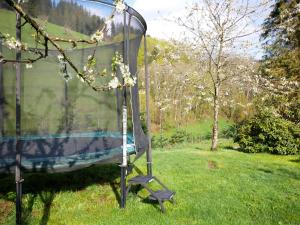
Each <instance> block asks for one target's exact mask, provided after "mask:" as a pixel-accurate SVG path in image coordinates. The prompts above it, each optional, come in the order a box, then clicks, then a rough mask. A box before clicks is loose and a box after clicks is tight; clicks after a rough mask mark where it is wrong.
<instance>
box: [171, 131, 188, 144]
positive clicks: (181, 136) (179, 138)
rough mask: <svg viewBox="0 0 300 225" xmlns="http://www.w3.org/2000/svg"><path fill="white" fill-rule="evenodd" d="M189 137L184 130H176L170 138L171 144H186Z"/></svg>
mask: <svg viewBox="0 0 300 225" xmlns="http://www.w3.org/2000/svg"><path fill="white" fill-rule="evenodd" d="M190 137H191V135H190V134H188V133H187V132H186V131H185V130H176V132H175V133H174V134H173V135H172V136H171V138H170V143H171V144H179V143H183V142H186V141H188V140H189V139H190Z"/></svg>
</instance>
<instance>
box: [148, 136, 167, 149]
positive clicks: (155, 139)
mask: <svg viewBox="0 0 300 225" xmlns="http://www.w3.org/2000/svg"><path fill="white" fill-rule="evenodd" d="M169 143H170V141H169V138H167V137H165V136H164V135H162V134H160V135H157V136H155V135H154V136H152V139H151V144H152V147H153V148H163V147H166V146H167V145H169Z"/></svg>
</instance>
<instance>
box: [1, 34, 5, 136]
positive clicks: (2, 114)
mask: <svg viewBox="0 0 300 225" xmlns="http://www.w3.org/2000/svg"><path fill="white" fill-rule="evenodd" d="M0 52H2V40H1V39H0ZM4 104H5V99H4V77H3V63H2V62H0V136H4Z"/></svg>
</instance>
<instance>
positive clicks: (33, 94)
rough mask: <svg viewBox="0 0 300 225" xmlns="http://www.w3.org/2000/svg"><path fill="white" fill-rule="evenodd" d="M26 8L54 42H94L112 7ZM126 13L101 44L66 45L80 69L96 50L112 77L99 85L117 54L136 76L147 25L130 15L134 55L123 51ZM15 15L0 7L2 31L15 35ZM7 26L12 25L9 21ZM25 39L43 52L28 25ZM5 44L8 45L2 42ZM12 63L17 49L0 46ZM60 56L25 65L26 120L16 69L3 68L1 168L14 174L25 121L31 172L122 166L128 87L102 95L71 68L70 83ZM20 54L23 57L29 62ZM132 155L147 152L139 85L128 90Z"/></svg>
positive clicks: (49, 4)
mask: <svg viewBox="0 0 300 225" xmlns="http://www.w3.org/2000/svg"><path fill="white" fill-rule="evenodd" d="M22 6H23V8H24V9H25V10H26V12H28V13H29V14H30V15H31V16H33V17H34V18H35V19H36V21H37V22H38V23H39V24H40V25H41V26H43V27H44V29H45V30H47V32H48V33H49V34H50V35H52V36H53V37H61V38H70V39H80V38H82V39H89V38H90V36H91V35H92V34H93V33H94V32H95V31H96V30H97V29H99V28H101V26H103V25H104V21H105V17H107V16H109V15H110V14H111V13H112V11H113V8H112V7H111V6H110V5H107V4H102V3H99V2H96V1H81V0H77V1H75V0H73V1H60V0H43V1H42V0H40V1H33V0H29V1H28V2H27V3H24V4H23V5H22ZM123 18H124V16H123V14H116V16H115V17H114V19H113V20H112V21H110V22H109V24H108V29H106V31H105V35H104V42H103V43H102V44H100V45H98V46H94V45H93V46H90V45H88V44H78V45H77V46H76V48H73V47H74V46H73V47H72V44H70V43H61V47H62V48H63V49H64V51H65V52H66V53H67V56H68V57H69V58H71V60H72V62H73V63H74V64H75V65H76V66H77V67H78V68H83V67H84V65H85V64H86V63H87V60H88V57H89V56H90V55H92V54H94V53H95V58H96V61H97V63H96V67H97V69H98V70H99V71H104V69H105V70H106V73H107V75H105V76H103V77H100V76H99V77H97V78H96V82H97V84H99V85H101V84H105V83H108V82H109V81H110V80H111V76H110V72H111V63H112V57H113V56H114V55H115V53H116V52H119V53H120V54H121V55H123V57H125V58H127V60H128V63H129V66H130V72H131V74H133V75H134V76H136V70H137V54H138V50H139V46H140V42H141V38H142V36H143V34H144V32H145V27H144V26H143V25H142V23H141V22H140V21H139V20H138V19H137V17H135V16H130V15H129V14H127V15H126V24H130V32H129V35H128V38H129V51H128V54H126V55H125V54H124V53H125V51H124V34H123V31H124V29H123V28H124V22H123V21H124V20H123ZM15 20H16V19H15V13H14V12H13V11H12V10H11V9H9V7H7V6H6V5H5V4H3V3H1V4H0V31H1V33H9V34H11V35H12V36H14V34H15V24H13V23H15ZM4 21H10V24H7V23H5V22H4ZM21 31H22V41H24V42H26V43H28V46H29V47H31V48H38V49H43V46H42V45H41V44H37V43H36V41H34V39H33V35H34V34H35V32H34V30H33V29H32V28H31V27H30V25H29V24H26V25H25V26H23V27H22V30H21ZM2 41H3V40H2ZM0 51H1V52H2V55H4V56H5V57H6V58H12V59H14V58H15V51H14V50H10V49H8V48H7V47H5V45H3V44H2V43H1V42H0ZM58 55H59V53H58V51H57V50H55V48H54V47H53V46H51V45H49V51H48V57H47V58H45V59H41V60H39V61H37V62H36V63H34V64H33V67H32V68H29V69H28V68H26V65H25V64H22V65H21V93H20V96H21V120H20V121H16V94H17V93H16V69H15V68H16V67H15V64H12V63H5V64H3V63H0V171H5V170H7V171H12V169H13V167H14V166H15V155H16V147H15V146H16V123H19V122H20V126H21V137H20V140H21V141H20V143H21V144H20V148H21V152H22V167H23V168H24V169H27V170H37V171H39V170H45V171H53V172H56V171H65V170H73V169H77V168H81V167H85V166H88V165H91V164H95V163H103V162H120V161H121V156H122V102H123V99H122V96H123V95H122V90H121V89H117V90H111V91H106V92H96V91H94V90H92V89H91V88H90V87H89V86H88V85H86V84H85V83H83V82H81V81H80V79H78V77H77V76H76V74H75V72H74V71H73V70H72V69H71V68H70V66H69V65H68V66H67V73H68V75H70V76H71V77H72V79H70V80H69V81H66V80H65V79H64V78H63V74H60V65H59V63H58V62H59V61H58V58H57V56H58ZM31 56H32V55H30V54H29V53H24V52H23V53H22V58H23V59H25V58H27V57H31ZM127 92H128V96H130V97H129V98H128V106H129V109H128V110H129V113H128V127H129V128H128V153H129V154H131V153H137V156H139V155H141V154H142V153H143V152H144V151H145V150H146V148H147V146H148V145H147V139H146V137H145V134H144V132H143V130H142V128H141V127H142V126H141V121H140V112H139V96H138V84H136V85H135V86H134V87H133V88H131V90H129V89H128V90H127Z"/></svg>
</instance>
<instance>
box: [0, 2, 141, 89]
mask: <svg viewBox="0 0 300 225" xmlns="http://www.w3.org/2000/svg"><path fill="white" fill-rule="evenodd" d="M5 2H6V3H7V4H8V5H9V6H10V7H12V8H13V9H14V10H15V11H16V12H17V13H18V14H19V15H20V16H21V17H22V18H23V19H24V20H25V22H24V23H23V24H21V26H20V28H21V27H23V26H24V25H25V24H27V23H28V24H30V25H31V27H32V28H33V29H34V30H35V32H36V34H34V35H33V36H34V39H35V42H36V43H37V44H40V45H42V46H44V49H42V50H41V49H38V48H29V47H28V44H27V43H23V42H21V41H19V40H17V39H16V38H15V37H13V36H11V35H10V34H3V33H1V32H0V41H1V42H0V43H2V44H3V45H4V46H6V47H7V48H8V49H10V50H19V51H23V52H28V53H30V54H33V55H35V57H33V58H27V59H23V60H20V61H17V60H12V59H7V58H5V57H4V56H3V55H2V53H1V52H0V63H3V64H5V63H25V64H26V68H27V69H29V68H32V65H33V63H35V62H37V61H38V60H40V59H42V58H46V57H47V56H48V49H49V47H48V45H49V43H51V44H52V45H53V46H54V48H55V49H56V50H57V51H58V52H59V55H58V56H57V58H58V62H59V65H60V73H61V74H62V75H63V77H64V79H65V80H66V81H68V80H69V79H71V78H72V77H71V75H70V73H69V72H68V69H67V65H69V66H70V67H71V68H72V69H73V70H74V71H75V73H76V75H77V77H78V79H80V80H81V81H82V82H84V83H86V84H88V85H89V86H90V87H91V88H93V89H94V90H95V91H108V90H111V89H116V88H121V87H123V86H128V87H131V86H134V85H135V83H136V78H133V77H132V75H131V73H130V71H129V66H128V65H127V64H124V61H123V58H122V56H121V55H120V54H119V53H118V52H115V55H114V56H113V57H112V65H111V71H112V72H111V74H110V76H111V80H110V81H109V82H107V83H106V84H101V85H99V84H97V83H96V78H97V77H104V76H107V69H106V68H104V69H103V70H102V71H98V70H97V68H96V64H97V61H96V57H95V54H96V51H97V47H98V45H99V44H100V43H102V42H103V41H104V32H106V31H107V30H108V26H109V24H110V23H111V22H112V20H113V19H114V17H115V15H116V14H122V13H124V11H125V10H126V5H125V3H124V1H123V0H115V1H114V3H115V9H114V10H113V11H112V13H111V15H110V16H108V17H107V18H106V19H105V22H104V25H103V26H102V27H101V28H99V29H98V30H97V31H96V32H95V33H94V34H92V35H91V37H90V39H71V38H70V39H66V38H61V37H52V36H50V35H49V34H48V33H47V31H45V29H44V28H43V27H42V26H40V25H39V24H38V23H37V22H36V21H35V20H34V19H33V18H32V17H31V16H30V15H28V14H27V13H26V12H25V11H24V10H23V8H22V7H21V5H20V4H18V3H16V2H15V1H14V0H5ZM60 43H69V44H70V45H71V46H72V48H73V49H74V48H76V47H77V45H78V44H79V43H83V44H88V45H92V46H94V51H93V54H92V55H89V56H88V58H87V60H86V63H85V65H84V66H83V68H79V67H77V66H76V65H75V63H73V62H72V60H71V59H70V58H69V57H68V56H67V54H66V52H65V50H64V49H63V48H62V47H61V46H60ZM118 71H120V73H121V76H122V79H123V80H122V81H120V79H119V78H118V76H117V72H118Z"/></svg>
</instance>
